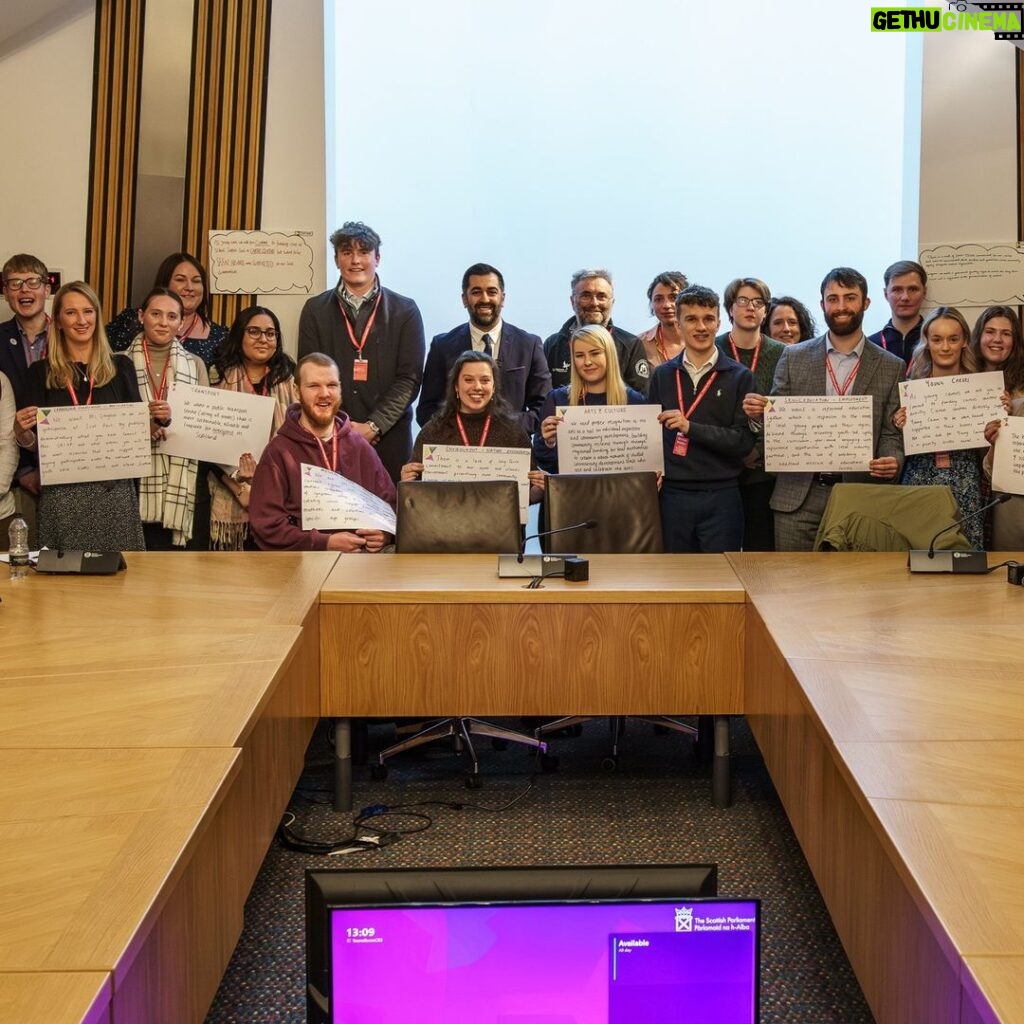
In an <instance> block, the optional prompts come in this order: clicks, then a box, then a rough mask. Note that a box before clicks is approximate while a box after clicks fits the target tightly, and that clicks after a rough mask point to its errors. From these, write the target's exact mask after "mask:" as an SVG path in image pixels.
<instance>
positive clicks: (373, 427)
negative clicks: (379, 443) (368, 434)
mask: <svg viewBox="0 0 1024 1024" xmlns="http://www.w3.org/2000/svg"><path fill="white" fill-rule="evenodd" d="M366 425H367V426H368V427H369V428H370V429H371V430H372V431H373V432H374V433H375V434H376V435H377V436H378V437H380V435H381V433H382V431H381V429H380V427H378V426H377V424H376V423H374V422H373V420H367V421H366Z"/></svg>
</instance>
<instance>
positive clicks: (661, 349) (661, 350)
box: [654, 324, 668, 363]
mask: <svg viewBox="0 0 1024 1024" xmlns="http://www.w3.org/2000/svg"><path fill="white" fill-rule="evenodd" d="M654 347H655V348H656V349H657V350H658V355H659V356H661V361H662V362H663V363H667V362H668V348H667V346H666V345H665V339H664V338H663V337H662V336H661V324H658V326H657V328H656V329H655V331H654Z"/></svg>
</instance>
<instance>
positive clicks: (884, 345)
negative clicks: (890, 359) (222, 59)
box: [878, 327, 889, 352]
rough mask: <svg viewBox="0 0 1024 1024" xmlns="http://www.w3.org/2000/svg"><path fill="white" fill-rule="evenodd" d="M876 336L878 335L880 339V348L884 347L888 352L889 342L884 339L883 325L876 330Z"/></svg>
mask: <svg viewBox="0 0 1024 1024" xmlns="http://www.w3.org/2000/svg"><path fill="white" fill-rule="evenodd" d="M878 337H879V339H880V341H881V343H882V348H883V349H885V351H886V352H888V351H889V342H887V341H886V340H885V328H884V327H883V328H882V329H881V330H880V331H879V332H878Z"/></svg>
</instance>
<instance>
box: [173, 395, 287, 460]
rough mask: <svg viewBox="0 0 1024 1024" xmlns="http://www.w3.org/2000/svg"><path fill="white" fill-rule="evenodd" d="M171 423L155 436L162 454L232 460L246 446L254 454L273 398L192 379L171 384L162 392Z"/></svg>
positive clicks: (266, 430)
mask: <svg viewBox="0 0 1024 1024" xmlns="http://www.w3.org/2000/svg"><path fill="white" fill-rule="evenodd" d="M167 404H168V405H169V406H170V407H171V425H170V426H169V427H168V428H167V437H166V438H165V439H164V440H163V441H161V442H160V451H161V452H163V453H164V455H179V456H181V458H183V459H202V460H203V461H204V462H215V463H217V464H218V465H221V466H237V465H238V459H239V456H240V455H242V453H243V452H250V453H251V454H252V457H253V458H254V459H257V460H258V459H259V457H260V455H261V454H262V453H263V449H264V448H266V446H267V442H268V441H269V440H270V430H271V426H272V424H273V422H274V406H275V405H276V404H277V403H276V400H275V399H273V398H270V397H268V396H266V395H247V394H244V393H242V392H239V391H223V390H222V389H221V388H204V387H200V386H199V385H198V384H174V385H173V386H172V387H171V388H170V390H169V391H168V392H167Z"/></svg>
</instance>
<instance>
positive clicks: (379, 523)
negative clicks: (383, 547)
mask: <svg viewBox="0 0 1024 1024" xmlns="http://www.w3.org/2000/svg"><path fill="white" fill-rule="evenodd" d="M302 529H303V530H383V531H384V533H390V534H394V532H395V510H394V509H393V508H392V507H391V506H390V505H389V504H388V503H387V502H386V501H384V500H383V499H382V498H378V497H377V495H376V494H371V493H370V492H369V491H368V490H367V489H366V488H365V487H360V486H359V484H357V483H355V482H354V481H352V480H349V479H348V478H347V477H344V476H342V475H341V474H340V473H332V472H331V470H329V469H325V468H324V467H323V466H311V465H309V464H308V463H305V462H304V463H303V464H302Z"/></svg>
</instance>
